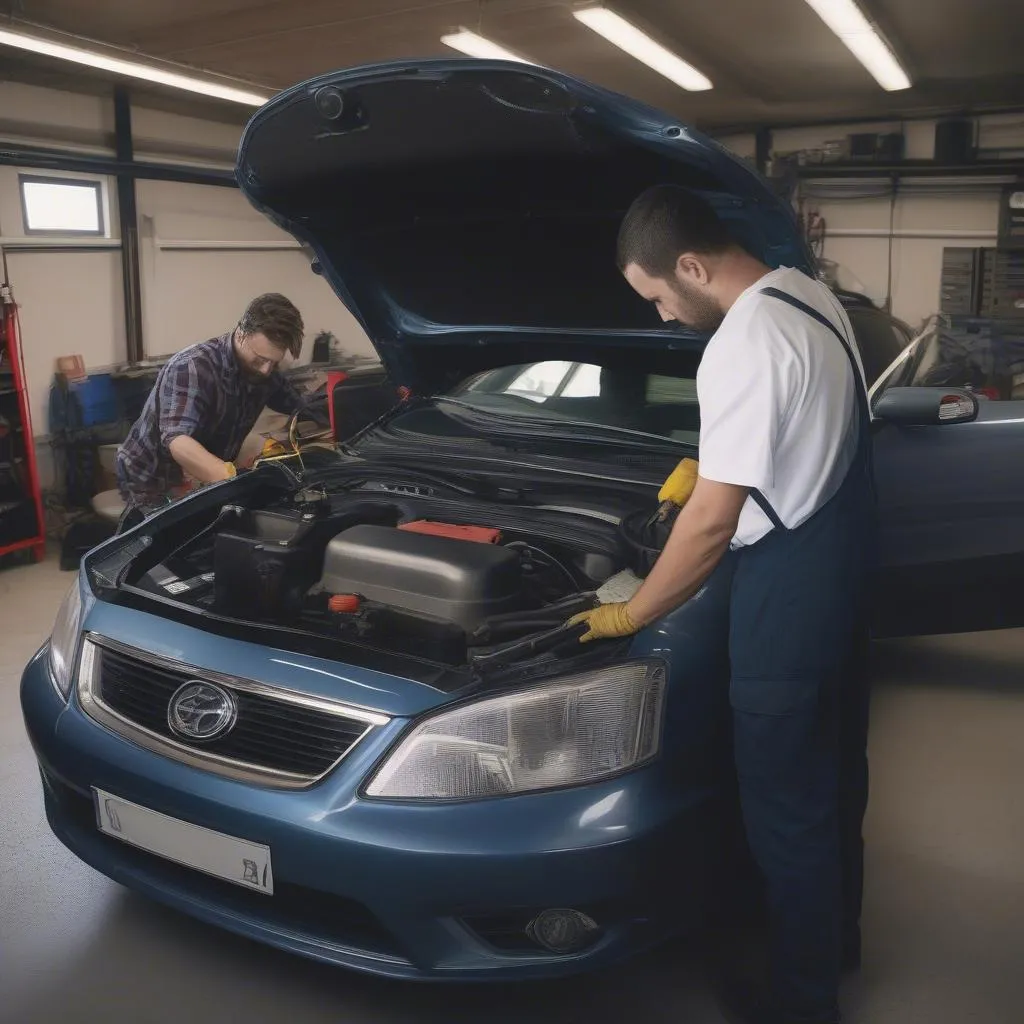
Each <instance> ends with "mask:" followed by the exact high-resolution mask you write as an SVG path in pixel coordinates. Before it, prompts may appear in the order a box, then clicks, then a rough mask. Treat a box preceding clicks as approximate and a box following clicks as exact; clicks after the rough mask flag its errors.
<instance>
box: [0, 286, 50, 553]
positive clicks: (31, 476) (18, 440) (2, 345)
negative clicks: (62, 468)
mask: <svg viewBox="0 0 1024 1024" xmlns="http://www.w3.org/2000/svg"><path fill="white" fill-rule="evenodd" d="M0 308H2V311H3V316H2V318H0V557H3V556H5V555H9V554H12V553H14V552H16V551H27V552H31V553H32V554H33V555H34V556H35V559H36V561H40V560H41V559H42V558H43V555H44V554H45V550H46V537H45V532H44V527H43V500H42V494H41V492H40V489H39V468H38V466H37V464H36V449H35V443H34V441H33V434H32V416H31V412H30V410H29V404H28V390H27V385H26V381H25V359H24V355H23V354H22V350H21V336H20V332H19V323H18V307H17V306H16V305H15V302H14V298H13V296H12V295H11V290H10V288H9V287H8V286H7V285H3V286H0Z"/></svg>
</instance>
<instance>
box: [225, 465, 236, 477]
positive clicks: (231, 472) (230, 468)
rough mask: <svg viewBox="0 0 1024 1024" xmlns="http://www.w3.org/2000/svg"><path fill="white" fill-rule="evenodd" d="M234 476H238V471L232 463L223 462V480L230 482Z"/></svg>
mask: <svg viewBox="0 0 1024 1024" xmlns="http://www.w3.org/2000/svg"><path fill="white" fill-rule="evenodd" d="M234 476H238V470H237V469H235V464H234V463H233V462H225V463H224V479H225V480H230V479H231V478H232V477H234Z"/></svg>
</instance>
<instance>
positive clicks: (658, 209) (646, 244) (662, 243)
mask: <svg viewBox="0 0 1024 1024" xmlns="http://www.w3.org/2000/svg"><path fill="white" fill-rule="evenodd" d="M735 244H736V242H735V240H734V239H733V237H732V236H731V235H730V234H729V232H728V231H727V230H726V227H725V225H724V224H723V223H722V221H721V220H720V219H719V217H718V214H717V213H715V211H714V208H713V207H712V206H711V205H710V204H709V203H707V202H705V201H704V200H703V199H701V198H700V196H698V195H696V194H695V193H693V192H690V191H689V190H688V189H685V188H680V187H679V186H678V185H655V186H653V187H652V188H649V189H647V190H646V191H645V192H642V193H641V194H640V195H639V196H637V198H636V199H634V200H633V204H632V206H630V208H629V210H628V211H627V212H626V216H625V217H623V219H622V224H621V226H620V227H619V243H618V263H619V270H625V269H626V267H628V266H629V265H630V264H631V263H635V264H636V265H637V266H638V267H639V268H640V269H641V270H643V271H644V272H645V273H647V274H652V275H654V276H656V277H670V276H671V274H672V272H673V270H675V266H676V260H677V259H679V256H680V255H681V254H682V253H684V252H696V253H705V254H709V255H710V254H716V253H722V252H726V251H727V250H729V249H731V248H733V246H734V245H735Z"/></svg>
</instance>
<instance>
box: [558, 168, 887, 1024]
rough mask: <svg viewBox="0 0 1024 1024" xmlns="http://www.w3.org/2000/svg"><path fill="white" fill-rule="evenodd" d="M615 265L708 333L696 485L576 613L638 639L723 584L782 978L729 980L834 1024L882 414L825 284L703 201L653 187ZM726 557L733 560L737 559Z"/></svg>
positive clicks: (752, 825) (811, 1022) (859, 804)
mask: <svg viewBox="0 0 1024 1024" xmlns="http://www.w3.org/2000/svg"><path fill="white" fill-rule="evenodd" d="M618 259H619V267H620V269H621V270H622V272H623V274H624V275H625V277H626V280H627V281H628V282H629V283H630V285H632V287H633V288H634V289H635V290H636V291H637V292H638V293H639V294H640V295H641V296H642V297H643V298H645V299H647V300H648V301H649V302H650V303H651V304H652V305H653V306H654V308H655V309H656V310H657V312H658V313H659V314H660V316H661V318H662V320H666V321H668V320H677V321H680V322H681V323H684V324H687V325H689V326H691V327H694V328H696V329H698V330H700V331H704V332H707V333H709V334H710V335H711V339H710V341H709V342H708V345H707V348H706V351H705V354H704V357H703V361H702V362H701V366H700V370H699V373H698V376H697V395H698V399H699V402H700V412H701V433H700V453H699V456H700V460H699V475H697V478H696V485H695V487H694V488H693V491H692V494H691V495H690V497H689V499H688V500H687V501H686V503H685V505H684V507H683V508H682V511H681V512H680V513H679V515H678V518H677V519H676V521H675V524H674V525H673V527H672V532H671V534H670V536H669V539H668V541H667V542H666V544H665V547H664V549H663V551H662V554H661V557H660V558H659V559H658V562H657V563H656V564H655V566H654V568H653V569H652V570H651V573H650V574H649V576H648V577H647V579H646V580H645V581H644V584H643V586H642V587H641V588H640V590H639V591H638V592H637V594H636V595H635V597H633V598H632V600H630V601H629V602H626V603H622V604H613V605H604V606H602V607H600V608H598V609H596V610H594V611H591V612H586V613H584V614H583V615H582V616H577V619H576V621H580V620H585V621H587V622H588V624H589V627H590V629H589V632H588V633H587V634H586V635H585V636H584V638H583V639H584V640H585V641H589V640H594V639H599V638H602V637H621V636H628V635H631V634H633V633H635V632H637V631H639V629H641V628H642V627H644V626H646V625H648V624H651V623H654V622H656V621H658V620H659V619H661V618H663V617H664V616H665V615H666V614H668V613H669V612H671V611H672V610H674V609H675V608H676V607H678V606H679V605H681V604H682V603H683V602H684V601H686V600H688V599H689V598H690V597H692V596H693V595H694V594H695V593H696V592H697V591H698V589H699V588H700V587H701V586H702V585H703V584H704V583H705V582H706V581H707V580H708V578H709V577H710V575H711V574H712V573H713V572H716V571H719V572H723V573H724V572H728V573H730V574H731V577H732V579H731V598H730V605H729V616H730V621H729V661H730V673H731V679H730V689H729V697H730V701H731V704H732V711H733V738H734V748H735V760H736V769H737V776H738V780H739V787H740V796H741V802H742V810H743V818H744V825H745V828H746V832H747V839H748V841H749V844H750V848H751V850H752V852H753V854H754V857H755V860H756V861H757V864H758V866H759V868H760V870H761V872H762V874H763V875H764V878H765V882H766V886H767V892H768V902H769V907H770V918H771V920H770V923H769V931H770V944H771V953H772V957H771V961H772V977H771V985H770V987H769V988H768V990H767V991H766V993H765V994H764V995H763V996H762V995H760V994H759V995H758V996H757V998H753V997H751V996H750V994H749V992H744V991H742V990H740V988H739V987H736V986H734V987H733V989H732V990H731V991H730V992H728V993H725V995H726V998H727V1000H728V1003H729V1008H730V1012H731V1013H733V1014H734V1015H736V1016H739V1017H740V1018H741V1019H743V1020H747V1021H751V1022H756V1024H762V1022H763V1024H782V1022H785V1024H790V1022H793V1024H796V1022H801V1024H833V1022H836V1021H838V1020H839V1008H838V987H839V976H840V971H841V967H842V965H843V964H844V963H846V964H848V965H851V966H853V965H856V964H857V963H859V958H860V926H859V920H860V898H861V889H862V879H863V844H862V841H861V824H862V820H863V815H864V809H865V806H866V802H867V760H866V754H865V750H866V742H867V696H866V683H865V681H864V676H863V673H862V672H859V671H857V670H856V668H855V666H856V655H857V653H858V650H859V645H858V641H859V640H860V638H861V637H862V636H863V635H865V633H864V629H863V623H864V621H865V616H864V606H865V603H866V590H867V577H868V571H869V567H870V565H871V562H872V557H873V538H874V527H873V521H874V490H873V486H872V482H871V443H870V415H869V412H868V406H867V396H866V391H865V386H864V379H863V370H862V368H861V365H860V360H859V357H858V355H857V349H856V345H855V342H854V336H853V330H852V328H851V326H850V321H849V319H848V318H847V316H846V314H845V313H844V312H843V309H842V307H841V306H840V304H839V303H838V302H837V301H836V299H835V297H834V296H833V295H832V293H831V292H830V291H829V289H828V288H827V287H826V286H825V285H824V284H822V283H820V282H818V281H816V280H814V279H813V278H811V277H809V276H808V275H806V274H805V273H803V272H801V271H800V270H796V269H793V268H789V267H780V268H778V269H774V270H773V269H771V268H770V267H768V266H767V265H765V264H764V263H763V262H761V261H760V260H759V259H757V258H755V257H754V256H752V255H751V254H750V253H748V252H747V251H745V250H744V249H743V248H742V247H740V246H739V245H738V244H737V243H736V242H735V241H734V240H733V238H732V237H731V236H730V235H729V232H728V230H727V229H726V227H725V225H724V224H723V222H722V221H721V220H720V219H719V218H718V216H717V215H716V214H715V212H714V210H713V208H712V207H711V206H710V205H708V204H707V203H706V202H705V201H704V200H702V199H701V198H699V197H698V196H696V195H695V194H694V193H692V192H689V191H687V190H684V189H681V188H678V187H675V186H657V187H655V188H652V189H649V190H648V191H647V192H645V193H644V194H643V195H641V196H640V197H639V198H638V199H637V200H636V201H635V202H634V204H633V205H632V207H631V208H630V210H629V212H628V213H627V215H626V217H625V219H624V221H623V223H622V227H621V229H620V233H619V243H618ZM730 548H732V549H733V552H732V554H731V555H730V554H729V549H730Z"/></svg>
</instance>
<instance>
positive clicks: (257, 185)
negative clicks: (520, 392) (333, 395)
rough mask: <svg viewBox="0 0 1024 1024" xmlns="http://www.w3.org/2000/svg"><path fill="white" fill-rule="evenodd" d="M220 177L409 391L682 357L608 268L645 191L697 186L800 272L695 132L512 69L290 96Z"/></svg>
mask: <svg viewBox="0 0 1024 1024" xmlns="http://www.w3.org/2000/svg"><path fill="white" fill-rule="evenodd" d="M237 177H238V183H239V185H240V186H241V189H242V191H243V192H244V193H245V195H246V196H247V197H248V198H249V200H250V201H251V202H252V203H253V204H254V205H255V206H256V207H257V208H258V209H260V210H261V211H262V212H263V213H265V214H266V215H267V216H268V217H269V218H270V219H271V220H273V221H274V222H275V223H277V224H278V225H280V226H281V227H282V228H284V229H285V230H286V231H288V232H290V233H291V234H293V235H294V236H295V237H296V238H298V239H299V240H300V241H303V242H305V243H308V245H309V246H310V247H311V248H312V249H313V251H314V252H315V253H316V257H317V263H318V265H319V269H320V271H321V272H322V273H323V274H324V275H325V276H326V278H327V280H328V281H329V282H330V284H331V286H332V287H333V288H334V290H335V292H336V293H337V294H338V296H339V297H340V298H341V299H342V301H343V302H344V303H345V305H346V306H348V308H349V309H350V310H351V311H352V313H353V314H354V315H355V317H356V318H357V320H358V321H359V322H360V323H361V324H362V326H363V328H364V329H365V330H366V332H367V334H368V335H369V337H370V340H371V341H372V342H373V344H374V346H375V347H376V349H377V351H378V353H379V354H380V356H381V359H382V360H383V362H384V364H385V366H386V367H387V369H388V371H389V373H390V374H391V376H392V379H394V380H395V381H396V382H397V383H402V384H407V385H410V386H412V387H413V388H415V389H418V390H421V391H422V390H437V389H440V388H442V387H444V386H446V385H447V384H449V383H451V382H452V381H454V380H455V379H458V378H461V377H464V376H466V375H467V374H469V373H472V372H476V371H478V370H483V369H487V368H490V367H493V366H498V365H508V364H510V363H518V362H529V361H533V360H537V359H559V358H568V359H576V360H581V359H589V360H597V359H600V360H602V361H603V362H604V364H605V365H610V364H611V363H613V362H614V361H615V360H616V359H622V360H627V359H630V358H632V359H633V360H635V359H636V355H637V349H638V347H643V348H645V349H648V350H653V351H652V352H651V353H650V354H651V355H652V356H654V357H655V358H657V357H658V356H660V357H661V358H662V359H664V358H665V357H666V356H667V355H668V354H669V353H670V352H675V353H677V355H678V354H681V352H680V350H682V351H687V352H689V353H690V355H691V358H696V357H697V353H698V352H699V350H700V347H701V339H700V338H698V337H697V336H696V335H693V334H691V333H688V332H685V331H680V330H678V329H676V330H668V329H665V328H664V327H659V325H658V324H657V322H656V320H655V318H654V313H653V311H652V310H651V308H650V306H649V305H648V304H647V303H645V302H643V301H642V300H640V299H639V298H638V297H637V296H636V295H635V294H634V293H633V292H632V290H631V289H630V288H629V287H628V285H627V284H626V283H625V281H624V280H623V279H622V277H621V275H620V274H619V273H618V271H617V269H616V266H615V237H616V232H617V230H618V225H619V222H620V220H621V218H622V216H623V214H624V213H625V211H626V209H627V208H628V206H629V204H630V202H631V201H632V200H633V198H634V197H635V196H636V195H637V194H638V193H639V192H640V191H642V190H643V189H644V188H645V187H647V186H649V185H652V184H656V183H661V182H675V183H678V184H681V185H685V186H688V187H691V188H693V189H695V190H697V191H699V192H700V193H701V194H703V195H705V196H706V197H707V198H708V199H710V200H711V201H712V202H713V203H714V204H715V206H716V207H717V208H718V210H719V211H720V213H721V214H722V215H723V216H724V217H726V218H728V220H729V222H730V224H731V225H732V227H733V230H734V233H735V235H736V237H737V238H738V239H739V240H740V241H742V243H743V244H744V245H745V246H746V247H747V248H748V249H749V250H750V251H751V252H752V253H754V254H755V255H756V256H758V257H759V258H760V259H762V260H764V262H765V263H767V264H769V265H770V266H773V267H774V266H780V265H788V266H796V267H801V268H803V269H809V268H810V265H811V264H810V256H809V253H808V251H807V248H806V246H805V244H804V242H803V241H802V238H801V235H800V232H799V230H798V228H797V224H796V221H795V218H794V216H793V214H792V211H791V210H790V208H789V207H788V206H787V204H786V203H785V202H783V201H782V200H781V199H779V198H778V197H777V196H776V195H775V194H774V193H773V192H772V191H771V189H770V188H769V186H768V185H767V183H766V182H765V181H764V180H763V179H762V178H761V177H760V176H759V175H757V174H756V173H755V172H754V171H753V170H752V169H751V168H749V167H748V166H747V165H746V164H745V163H743V162H742V161H741V160H739V159H737V158H735V157H733V156H731V155H730V154H729V153H727V152H726V151H725V150H724V149H723V148H722V147H721V146H719V145H718V144H717V143H715V142H714V141H713V140H711V139H709V138H707V137H705V136H703V135H700V134H699V133H697V132H695V131H693V130H691V129H690V128H687V127H686V126H685V125H682V124H680V122H679V121H678V120H677V119H676V118H673V117H670V116H669V115H667V114H662V113H660V112H658V111H656V110H653V109H651V108H649V107H646V106H644V105H643V104H640V103H637V102H635V101H633V100H630V99H627V98H626V97H624V96H620V95H618V94H615V93H612V92H608V91H606V90H604V89H600V88H597V87H595V86H592V85H589V84H587V83H585V82H581V81H578V80H576V79H573V78H571V77H569V76H566V75H563V74H559V73H558V72H555V71H550V70H547V69H543V68H539V67H532V66H527V65H522V64H509V63H502V62H493V61H476V60H423V61H415V62H401V63H390V64H382V65H375V66H369V67H362V68H355V69H352V70H348V71H339V72H337V73H335V74H331V75H326V76H324V77H321V78H317V79H315V80H313V81H310V82H307V83H304V84H302V85H299V86H296V87H294V88H292V89H290V90H288V91H287V92H284V93H282V94H281V95H279V96H278V97H276V98H275V99H274V100H272V101H271V102H270V103H268V104H267V105H266V106H265V107H263V108H262V109H261V110H259V111H258V112H257V113H256V115H255V116H254V117H253V119H252V120H251V122H250V123H249V125H248V127H247V129H246V131H245V133H244V135H243V138H242V142H241V145H240V148H239V156H238V169H237ZM598 346H600V347H601V349H603V350H604V351H603V353H602V354H601V355H598V354H597V352H596V347H598ZM634 365H635V362H634Z"/></svg>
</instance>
